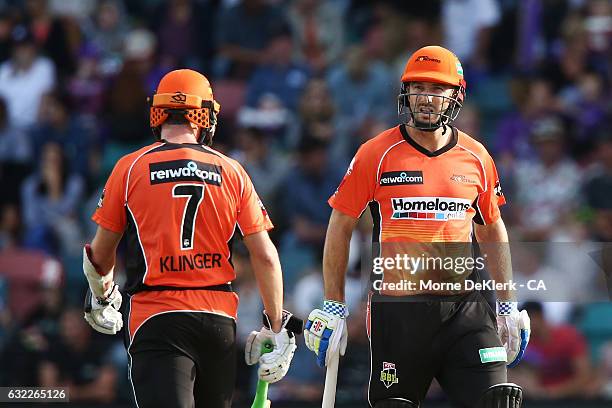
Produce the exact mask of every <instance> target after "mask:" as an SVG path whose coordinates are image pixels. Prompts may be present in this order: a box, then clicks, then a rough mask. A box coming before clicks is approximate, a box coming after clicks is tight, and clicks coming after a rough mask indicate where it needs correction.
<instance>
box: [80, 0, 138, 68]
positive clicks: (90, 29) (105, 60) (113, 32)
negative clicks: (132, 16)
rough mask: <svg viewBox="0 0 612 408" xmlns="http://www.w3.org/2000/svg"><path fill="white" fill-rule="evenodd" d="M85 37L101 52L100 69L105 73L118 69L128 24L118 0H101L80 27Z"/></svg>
mask: <svg viewBox="0 0 612 408" xmlns="http://www.w3.org/2000/svg"><path fill="white" fill-rule="evenodd" d="M82 30H83V33H84V34H85V39H86V40H87V41H88V42H91V43H92V44H93V45H94V46H95V47H96V48H97V49H98V50H100V54H101V61H100V64H101V70H102V72H104V73H106V74H109V75H110V74H114V73H116V72H118V71H119V69H120V68H121V63H122V58H123V57H122V51H123V42H124V40H125V36H126V35H127V33H128V30H129V25H128V22H127V18H126V16H125V14H124V10H123V7H122V2H121V1H120V0H102V1H100V2H99V4H98V7H97V10H96V11H95V13H94V14H93V16H92V19H91V20H89V21H85V22H84V23H83V27H82Z"/></svg>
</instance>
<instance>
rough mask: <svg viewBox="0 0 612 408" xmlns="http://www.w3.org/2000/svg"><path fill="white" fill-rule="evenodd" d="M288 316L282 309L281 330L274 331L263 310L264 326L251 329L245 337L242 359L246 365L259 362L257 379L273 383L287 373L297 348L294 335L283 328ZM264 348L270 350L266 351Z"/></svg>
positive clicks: (289, 316)
mask: <svg viewBox="0 0 612 408" xmlns="http://www.w3.org/2000/svg"><path fill="white" fill-rule="evenodd" d="M290 318H291V313H289V312H287V311H286V310H283V317H282V322H281V327H282V328H281V331H280V332H278V333H275V332H274V331H272V330H271V329H270V327H271V324H270V320H269V318H268V316H267V315H266V314H265V312H264V327H262V328H261V330H260V331H252V332H251V334H249V337H248V338H247V341H246V345H245V348H244V359H245V361H246V363H247V364H248V365H253V364H257V363H259V369H258V370H257V374H258V376H259V379H261V380H263V381H266V382H268V383H275V382H277V381H279V380H281V379H282V378H283V377H284V376H285V375H286V374H287V371H289V366H290V365H291V360H292V359H293V354H294V353H295V349H296V348H297V345H296V344H295V335H294V334H293V333H292V332H290V331H288V330H287V329H286V328H285V325H286V324H287V322H288V321H289V319H290ZM266 348H269V349H271V350H272V351H269V352H268V351H266V350H265V349H266Z"/></svg>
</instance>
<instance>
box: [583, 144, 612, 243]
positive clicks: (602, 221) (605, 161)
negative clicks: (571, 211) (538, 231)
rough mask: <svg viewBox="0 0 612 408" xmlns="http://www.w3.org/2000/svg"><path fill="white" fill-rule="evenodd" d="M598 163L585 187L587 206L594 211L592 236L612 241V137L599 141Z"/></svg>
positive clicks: (601, 240)
mask: <svg viewBox="0 0 612 408" xmlns="http://www.w3.org/2000/svg"><path fill="white" fill-rule="evenodd" d="M596 152H597V163H596V165H595V166H594V168H593V170H592V171H591V174H590V175H589V178H588V180H587V181H586V183H585V187H584V197H585V201H586V204H587V205H588V206H589V208H590V209H591V210H592V211H593V223H592V227H591V228H592V232H591V233H592V235H593V238H594V239H595V240H597V241H600V242H610V241H612V136H610V134H609V133H608V134H606V133H603V134H602V135H601V136H600V140H599V141H598V144H597V148H596Z"/></svg>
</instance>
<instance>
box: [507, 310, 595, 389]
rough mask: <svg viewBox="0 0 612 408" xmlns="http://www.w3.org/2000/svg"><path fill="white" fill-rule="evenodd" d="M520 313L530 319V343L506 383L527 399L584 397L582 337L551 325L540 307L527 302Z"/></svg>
mask: <svg viewBox="0 0 612 408" xmlns="http://www.w3.org/2000/svg"><path fill="white" fill-rule="evenodd" d="M523 309H524V310H527V312H528V313H529V317H530V318H531V339H530V340H529V347H528V348H527V351H526V352H525V357H524V358H523V362H522V364H521V365H520V366H519V369H517V370H513V371H510V372H509V375H510V380H511V381H516V382H518V383H519V384H521V385H522V387H523V390H524V393H525V394H526V395H527V396H528V397H534V398H546V399H549V398H550V399H559V398H581V397H584V396H585V395H586V392H585V389H586V388H587V386H588V384H589V382H590V381H591V379H592V376H591V364H590V361H589V354H588V349H587V343H586V341H585V339H584V337H583V336H582V335H581V334H580V333H579V332H578V331H577V330H576V329H575V328H574V327H572V326H569V325H559V326H553V325H551V324H550V323H549V322H548V321H547V320H546V319H545V318H544V314H543V310H542V304H541V303H537V302H527V303H525V304H524V305H523ZM513 376H514V377H516V378H512V377H513Z"/></svg>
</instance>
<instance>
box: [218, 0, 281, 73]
mask: <svg viewBox="0 0 612 408" xmlns="http://www.w3.org/2000/svg"><path fill="white" fill-rule="evenodd" d="M286 27H287V23H286V21H285V18H284V15H283V13H282V11H281V9H280V8H278V7H276V6H273V5H271V4H269V3H268V2H266V1H264V0H242V1H240V2H239V3H238V4H236V5H234V6H232V7H230V8H228V9H227V10H224V11H223V12H222V13H221V15H220V17H219V21H218V24H217V27H216V30H217V33H216V34H217V35H216V37H217V38H216V41H217V44H218V46H219V54H218V55H219V56H220V57H222V59H220V60H219V61H218V65H219V66H218V67H217V69H218V71H219V72H218V74H219V75H221V76H229V77H231V78H238V79H242V80H244V79H247V78H249V77H250V75H251V74H252V72H253V70H254V69H255V68H256V67H257V66H258V65H260V64H262V63H264V62H265V54H264V53H263V52H262V51H263V50H264V49H265V48H266V47H267V46H268V44H269V43H270V40H271V39H272V38H273V37H274V36H276V35H277V34H279V33H280V32H282V31H284V30H286Z"/></svg>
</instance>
